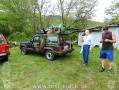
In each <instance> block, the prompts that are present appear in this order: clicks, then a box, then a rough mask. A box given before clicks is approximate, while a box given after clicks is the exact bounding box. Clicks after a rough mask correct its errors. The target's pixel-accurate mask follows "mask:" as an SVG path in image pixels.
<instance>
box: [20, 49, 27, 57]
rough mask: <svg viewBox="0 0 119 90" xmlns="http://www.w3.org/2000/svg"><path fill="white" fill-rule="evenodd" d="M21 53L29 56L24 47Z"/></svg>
mask: <svg viewBox="0 0 119 90" xmlns="http://www.w3.org/2000/svg"><path fill="white" fill-rule="evenodd" d="M21 53H22V54H23V55H26V54H27V50H26V49H25V48H24V47H22V48H21Z"/></svg>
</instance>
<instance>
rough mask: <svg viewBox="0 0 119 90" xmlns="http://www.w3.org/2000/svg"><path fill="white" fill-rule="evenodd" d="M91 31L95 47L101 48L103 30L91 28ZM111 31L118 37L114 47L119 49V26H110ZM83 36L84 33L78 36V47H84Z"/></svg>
mask: <svg viewBox="0 0 119 90" xmlns="http://www.w3.org/2000/svg"><path fill="white" fill-rule="evenodd" d="M89 30H90V31H91V33H90V34H91V35H92V37H93V38H92V42H93V46H99V47H101V46H102V44H101V43H100V40H101V38H102V33H103V30H99V29H98V30H97V29H95V28H90V29H89ZM109 31H111V32H113V33H115V35H116V43H115V44H114V47H115V48H118V49H119V25H109ZM81 35H82V32H79V35H78V45H79V46H81V45H82V42H81V40H80V38H81Z"/></svg>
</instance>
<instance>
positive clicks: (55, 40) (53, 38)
mask: <svg viewBox="0 0 119 90" xmlns="http://www.w3.org/2000/svg"><path fill="white" fill-rule="evenodd" d="M47 42H48V43H58V37H57V36H48V37H47Z"/></svg>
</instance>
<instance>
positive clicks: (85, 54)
mask: <svg viewBox="0 0 119 90" xmlns="http://www.w3.org/2000/svg"><path fill="white" fill-rule="evenodd" d="M89 49H90V45H83V60H84V64H88V55H89Z"/></svg>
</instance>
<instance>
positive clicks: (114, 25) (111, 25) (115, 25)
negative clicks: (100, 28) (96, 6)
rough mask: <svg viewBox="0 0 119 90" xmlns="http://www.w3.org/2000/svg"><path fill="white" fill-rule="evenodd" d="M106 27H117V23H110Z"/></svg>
mask: <svg viewBox="0 0 119 90" xmlns="http://www.w3.org/2000/svg"><path fill="white" fill-rule="evenodd" d="M108 27H119V25H118V24H110V25H108Z"/></svg>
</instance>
